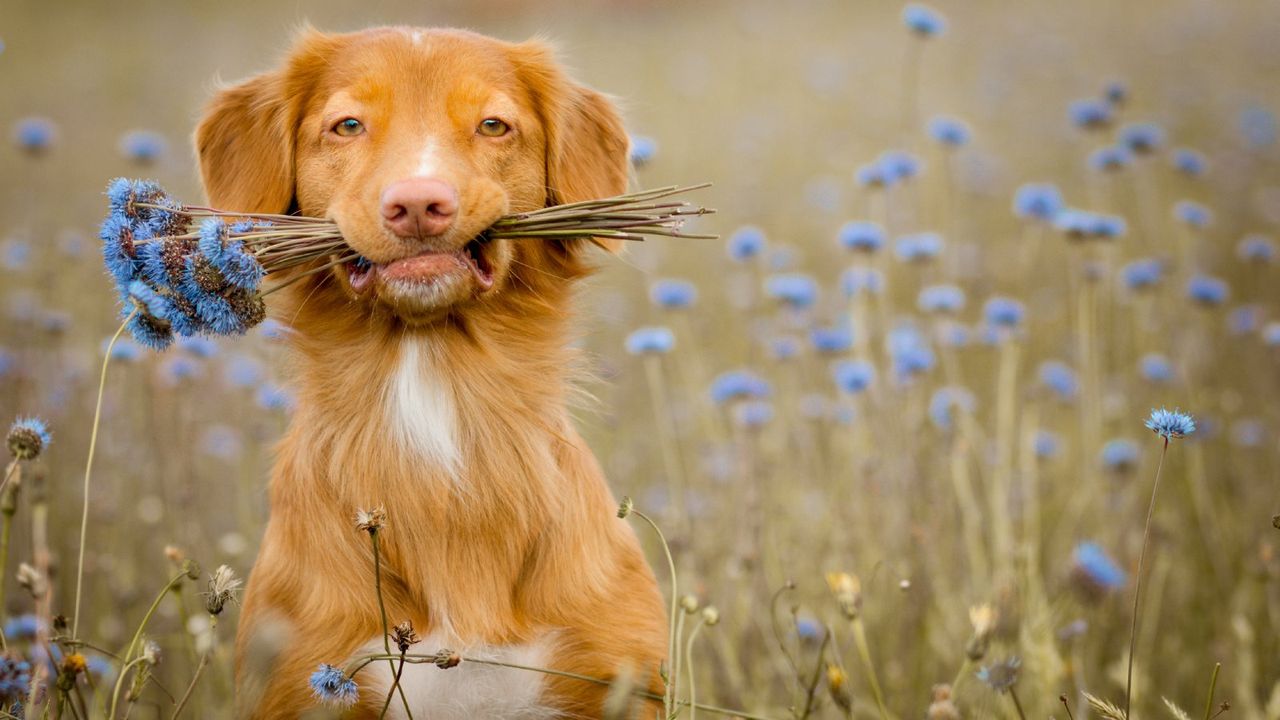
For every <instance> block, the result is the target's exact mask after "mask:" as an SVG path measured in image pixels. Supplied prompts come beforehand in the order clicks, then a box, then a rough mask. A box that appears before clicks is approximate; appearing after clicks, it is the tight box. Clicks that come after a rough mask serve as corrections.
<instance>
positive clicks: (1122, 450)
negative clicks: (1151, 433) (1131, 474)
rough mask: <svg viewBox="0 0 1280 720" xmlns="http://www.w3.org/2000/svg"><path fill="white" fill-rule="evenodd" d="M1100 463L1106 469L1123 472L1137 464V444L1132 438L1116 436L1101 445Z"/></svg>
mask: <svg viewBox="0 0 1280 720" xmlns="http://www.w3.org/2000/svg"><path fill="white" fill-rule="evenodd" d="M1101 454H1102V464H1103V466H1105V467H1106V468H1107V469H1108V470H1115V471H1117V472H1124V471H1126V470H1131V469H1133V467H1134V466H1135V465H1137V464H1138V445H1137V443H1135V442H1134V441H1132V440H1126V439H1124V438H1117V439H1115V440H1109V441H1107V444H1105V445H1103V446H1102V453H1101Z"/></svg>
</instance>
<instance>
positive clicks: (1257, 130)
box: [1239, 106, 1276, 148]
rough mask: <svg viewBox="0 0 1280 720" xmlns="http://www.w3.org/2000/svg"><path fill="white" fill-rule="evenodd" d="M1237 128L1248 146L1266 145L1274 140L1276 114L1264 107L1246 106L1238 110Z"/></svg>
mask: <svg viewBox="0 0 1280 720" xmlns="http://www.w3.org/2000/svg"><path fill="white" fill-rule="evenodd" d="M1239 129H1240V137H1241V138H1243V139H1244V141H1245V143H1246V144H1248V145H1249V146H1250V147H1254V148H1262V147H1267V146H1268V145H1272V144H1274V143H1275V141H1276V116H1275V115H1274V114H1272V112H1271V111H1270V110H1268V109H1266V108H1264V107H1258V106H1253V107H1247V108H1245V109H1244V110H1242V111H1240V119H1239Z"/></svg>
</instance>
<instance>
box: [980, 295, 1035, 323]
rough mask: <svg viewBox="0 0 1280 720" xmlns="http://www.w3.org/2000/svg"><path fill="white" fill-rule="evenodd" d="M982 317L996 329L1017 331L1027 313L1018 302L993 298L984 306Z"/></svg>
mask: <svg viewBox="0 0 1280 720" xmlns="http://www.w3.org/2000/svg"><path fill="white" fill-rule="evenodd" d="M982 315H983V317H985V318H986V321H987V322H988V323H990V324H991V325H993V326H995V327H998V328H1008V329H1015V328H1017V327H1018V326H1019V325H1021V324H1022V319H1023V317H1024V316H1025V315H1026V311H1025V310H1024V309H1023V307H1022V303H1020V302H1018V301H1017V300H1014V299H1012V298H1007V297H993V298H991V299H990V300H988V301H987V302H986V304H985V305H983V306H982Z"/></svg>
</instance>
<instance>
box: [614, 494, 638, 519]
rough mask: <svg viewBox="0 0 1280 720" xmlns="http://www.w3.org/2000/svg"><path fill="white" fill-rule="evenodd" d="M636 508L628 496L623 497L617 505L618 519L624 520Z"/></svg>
mask: <svg viewBox="0 0 1280 720" xmlns="http://www.w3.org/2000/svg"><path fill="white" fill-rule="evenodd" d="M635 507H636V503H635V501H634V500H632V499H631V496H630V495H623V496H622V502H621V503H619V504H618V517H619V518H625V517H627V516H628V515H630V514H631V511H632V510H634V509H635Z"/></svg>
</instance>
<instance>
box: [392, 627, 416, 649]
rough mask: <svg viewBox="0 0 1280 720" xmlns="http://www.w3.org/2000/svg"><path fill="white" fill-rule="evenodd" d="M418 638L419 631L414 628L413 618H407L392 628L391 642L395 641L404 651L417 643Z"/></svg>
mask: <svg viewBox="0 0 1280 720" xmlns="http://www.w3.org/2000/svg"><path fill="white" fill-rule="evenodd" d="M418 640H419V638H418V633H417V632H415V631H414V629H413V621H412V620H405V621H403V622H401V623H400V624H399V625H396V626H395V627H393V628H391V642H394V643H395V644H396V647H397V648H399V650H400V652H402V653H403V652H405V651H407V650H408V649H409V646H410V645H415V644H417V642H418Z"/></svg>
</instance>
